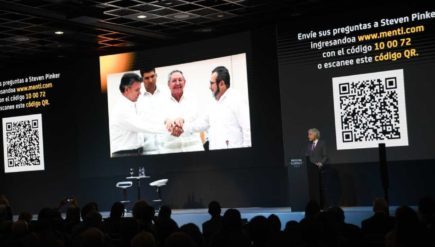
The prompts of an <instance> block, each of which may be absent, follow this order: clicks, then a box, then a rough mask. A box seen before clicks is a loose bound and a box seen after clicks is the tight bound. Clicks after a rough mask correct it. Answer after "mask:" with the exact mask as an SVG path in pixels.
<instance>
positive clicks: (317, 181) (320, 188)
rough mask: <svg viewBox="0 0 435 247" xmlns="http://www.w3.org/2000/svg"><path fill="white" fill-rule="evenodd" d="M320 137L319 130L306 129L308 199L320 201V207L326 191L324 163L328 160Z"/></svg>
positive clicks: (323, 202)
mask: <svg viewBox="0 0 435 247" xmlns="http://www.w3.org/2000/svg"><path fill="white" fill-rule="evenodd" d="M319 139H320V131H319V130H318V129H315V128H312V129H309V130H308V140H309V142H308V145H307V149H306V156H307V172H308V187H309V193H310V200H315V201H317V202H319V203H320V206H321V207H322V208H324V207H326V206H327V205H325V191H326V186H325V185H326V176H325V174H326V169H325V165H326V162H327V161H328V155H327V152H326V145H325V142H324V141H323V140H319Z"/></svg>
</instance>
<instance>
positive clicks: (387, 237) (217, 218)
mask: <svg viewBox="0 0 435 247" xmlns="http://www.w3.org/2000/svg"><path fill="white" fill-rule="evenodd" d="M64 207H65V208H64ZM63 209H65V210H64V211H62V210H63ZM12 212H13V211H12V207H11V205H10V204H9V201H8V200H7V198H6V197H5V196H2V195H0V246H1V247H9V246H11V247H15V246H17V247H33V246H35V247H45V246H48V247H87V246H92V247H94V246H95V247H130V246H131V247H284V246H296V247H310V246H314V247H317V246H319V247H328V246H331V247H332V246H339V247H346V246H349V247H350V246H352V247H354V246H356V247H358V246H368V247H380V246H385V247H406V246H434V245H435V234H434V233H435V231H434V228H435V226H434V222H435V220H434V219H435V201H434V199H433V198H431V197H424V198H422V199H421V200H420V201H419V202H418V207H417V210H415V209H413V208H411V207H408V206H400V207H398V208H397V209H396V211H395V214H394V216H390V215H389V207H388V203H387V202H386V201H385V200H384V199H382V198H376V199H375V200H374V202H373V215H372V216H370V217H369V218H367V219H364V220H363V221H362V222H361V228H360V227H358V226H356V225H353V224H349V223H347V222H346V218H345V213H344V211H343V209H342V208H340V207H331V208H329V209H327V210H321V208H320V206H319V204H318V203H317V202H316V201H310V202H308V203H307V205H306V208H305V215H304V218H303V219H302V220H301V221H300V222H297V221H289V222H286V224H285V226H284V230H282V222H281V220H280V218H279V217H278V216H277V215H274V214H271V215H267V217H266V216H262V215H258V216H255V217H253V218H251V219H250V220H249V221H246V220H244V219H242V216H241V213H240V211H239V210H237V209H234V208H230V209H227V210H226V211H225V212H224V214H223V216H222V215H221V213H222V209H221V206H220V204H219V202H217V201H212V202H210V203H209V206H208V212H209V214H210V219H209V220H208V221H206V222H204V223H203V224H202V231H201V229H200V228H199V227H198V226H197V225H195V224H193V223H188V224H185V225H182V226H181V227H179V226H178V224H177V223H176V222H175V221H174V220H173V219H172V218H171V216H172V210H171V208H170V207H169V206H166V205H163V206H161V208H160V209H159V212H158V215H157V216H155V210H154V208H153V207H152V206H150V205H149V204H148V203H147V202H146V201H142V200H141V201H137V202H136V203H135V204H134V205H133V207H132V217H127V216H126V215H125V212H126V211H125V206H124V204H122V203H121V202H115V203H113V205H112V207H111V210H110V216H109V217H108V218H106V219H103V217H102V215H101V213H100V212H99V210H98V204H97V203H95V202H90V203H87V204H85V205H84V206H83V207H82V208H80V207H79V204H78V202H77V199H75V198H72V199H71V198H70V199H64V200H62V201H61V203H60V204H59V206H58V207H56V208H49V207H46V208H42V209H41V210H40V211H39V213H38V216H37V219H36V220H33V219H32V218H33V217H32V215H31V214H29V213H27V212H20V213H19V214H18V217H16V218H15V219H16V220H15V221H14V220H13V218H14V217H13V214H12ZM61 212H64V213H65V215H64V217H62V214H61Z"/></svg>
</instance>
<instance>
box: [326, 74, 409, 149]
mask: <svg viewBox="0 0 435 247" xmlns="http://www.w3.org/2000/svg"><path fill="white" fill-rule="evenodd" d="M332 84H333V93H334V113H335V130H336V139H337V149H338V150H341V149H356V148H372V147H378V145H379V144H380V143H385V145H386V146H390V147H391V146H407V145H408V128H407V121H406V106H405V88H404V76H403V69H398V70H389V71H382V72H375V73H367V74H358V75H350V76H342V77H334V78H332Z"/></svg>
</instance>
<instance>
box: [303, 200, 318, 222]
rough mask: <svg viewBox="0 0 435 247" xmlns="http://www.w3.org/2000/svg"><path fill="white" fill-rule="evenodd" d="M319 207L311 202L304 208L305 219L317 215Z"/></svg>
mask: <svg viewBox="0 0 435 247" xmlns="http://www.w3.org/2000/svg"><path fill="white" fill-rule="evenodd" d="M319 213H320V205H319V203H318V202H317V201H315V200H311V201H309V202H308V203H307V205H306V206H305V218H313V217H316V216H317V215H319Z"/></svg>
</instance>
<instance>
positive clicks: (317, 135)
mask: <svg viewBox="0 0 435 247" xmlns="http://www.w3.org/2000/svg"><path fill="white" fill-rule="evenodd" d="M308 132H311V133H313V134H314V135H316V138H317V139H320V131H319V130H318V129H316V128H311V129H309V130H308Z"/></svg>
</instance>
